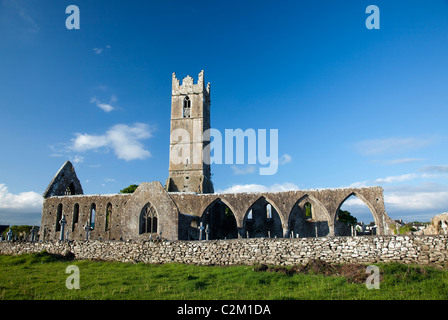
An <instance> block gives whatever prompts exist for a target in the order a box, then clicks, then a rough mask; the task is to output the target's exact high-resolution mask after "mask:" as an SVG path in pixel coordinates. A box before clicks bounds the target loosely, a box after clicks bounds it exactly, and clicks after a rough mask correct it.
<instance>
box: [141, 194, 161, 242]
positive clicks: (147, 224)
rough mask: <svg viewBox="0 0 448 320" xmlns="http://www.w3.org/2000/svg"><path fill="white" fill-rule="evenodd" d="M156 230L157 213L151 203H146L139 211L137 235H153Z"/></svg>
mask: <svg viewBox="0 0 448 320" xmlns="http://www.w3.org/2000/svg"><path fill="white" fill-rule="evenodd" d="M157 229H158V215H157V211H156V209H155V208H154V206H153V205H152V204H151V203H149V202H147V203H146V204H145V205H144V206H143V208H142V210H141V211H140V219H139V234H155V233H157Z"/></svg>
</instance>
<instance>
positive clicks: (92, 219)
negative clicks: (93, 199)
mask: <svg viewBox="0 0 448 320" xmlns="http://www.w3.org/2000/svg"><path fill="white" fill-rule="evenodd" d="M95 217H96V204H95V203H92V204H91V205H90V215H89V222H90V228H91V229H92V230H93V229H95Z"/></svg>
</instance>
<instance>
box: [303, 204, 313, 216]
mask: <svg viewBox="0 0 448 320" xmlns="http://www.w3.org/2000/svg"><path fill="white" fill-rule="evenodd" d="M303 209H304V210H305V219H307V220H311V219H313V207H312V206H311V203H309V202H307V203H305V205H304V206H303Z"/></svg>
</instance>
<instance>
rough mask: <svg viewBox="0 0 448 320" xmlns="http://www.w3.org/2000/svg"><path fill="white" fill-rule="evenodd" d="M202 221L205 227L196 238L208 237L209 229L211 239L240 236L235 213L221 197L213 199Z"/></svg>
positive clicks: (203, 238)
mask: <svg viewBox="0 0 448 320" xmlns="http://www.w3.org/2000/svg"><path fill="white" fill-rule="evenodd" d="M201 222H202V227H203V228H204V229H203V230H202V231H200V232H199V230H198V234H197V237H196V239H199V237H201V236H202V240H205V239H207V230H208V239H209V240H216V239H235V238H238V228H237V224H236V219H235V215H234V214H233V212H232V210H231V209H230V208H229V207H228V206H227V205H226V204H225V203H224V202H223V201H222V200H221V199H217V200H215V201H213V202H212V203H211V204H210V205H209V206H208V207H207V208H206V209H205V211H204V212H203V214H202V217H201ZM207 227H208V228H207Z"/></svg>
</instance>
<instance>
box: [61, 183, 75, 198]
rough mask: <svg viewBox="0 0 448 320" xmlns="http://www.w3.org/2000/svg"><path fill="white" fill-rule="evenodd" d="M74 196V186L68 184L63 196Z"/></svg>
mask: <svg viewBox="0 0 448 320" xmlns="http://www.w3.org/2000/svg"><path fill="white" fill-rule="evenodd" d="M74 194H75V186H74V185H73V183H70V185H68V186H67V188H66V189H65V192H64V195H66V196H73V195H74Z"/></svg>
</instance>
